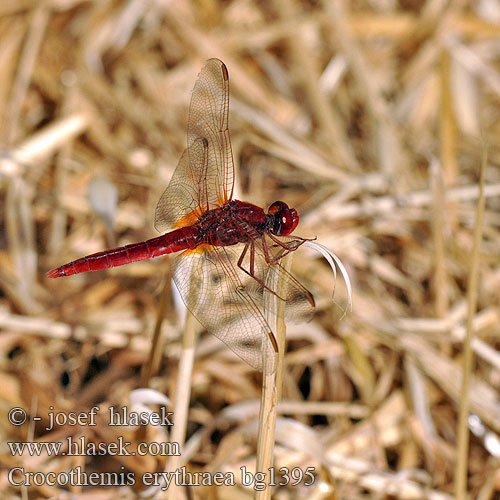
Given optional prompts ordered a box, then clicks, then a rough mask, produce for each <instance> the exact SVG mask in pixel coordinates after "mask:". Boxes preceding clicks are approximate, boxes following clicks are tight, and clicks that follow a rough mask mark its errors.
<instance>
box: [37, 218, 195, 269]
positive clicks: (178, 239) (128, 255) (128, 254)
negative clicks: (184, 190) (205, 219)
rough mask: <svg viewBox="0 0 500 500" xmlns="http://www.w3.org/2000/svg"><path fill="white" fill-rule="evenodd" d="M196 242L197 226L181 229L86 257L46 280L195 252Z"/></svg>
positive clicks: (62, 267)
mask: <svg viewBox="0 0 500 500" xmlns="http://www.w3.org/2000/svg"><path fill="white" fill-rule="evenodd" d="M199 242H200V230H199V228H198V227H197V226H188V227H183V228H181V229H177V230H175V231H172V232H170V233H167V234H164V235H162V236H158V237H157V238H153V239H151V240H147V241H142V242H141V243H132V244H131V245H126V246H124V247H119V248H113V249H112V250H105V251H104V252H99V253H94V254H92V255H87V256H86V257H82V258H81V259H77V260H74V261H73V262H70V263H69V264H65V265H64V266H61V267H58V268H56V269H52V271H49V272H48V273H47V276H48V277H49V278H59V277H60V276H71V275H72V274H78V273H86V272H89V271H99V270H101V269H108V268H110V267H117V266H123V265H124V264H130V263H131V262H137V261H140V260H146V259H152V258H154V257H160V256H161V255H166V254H168V253H173V252H179V251H181V250H186V249H188V248H196V247H197V246H198V244H199Z"/></svg>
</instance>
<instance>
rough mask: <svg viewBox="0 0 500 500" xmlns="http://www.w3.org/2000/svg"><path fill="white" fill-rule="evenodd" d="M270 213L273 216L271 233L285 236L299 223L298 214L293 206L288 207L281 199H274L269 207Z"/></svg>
mask: <svg viewBox="0 0 500 500" xmlns="http://www.w3.org/2000/svg"><path fill="white" fill-rule="evenodd" d="M268 213H269V214H270V215H272V216H273V217H274V221H273V227H272V233H273V234H275V235H276V236H286V235H287V234H290V233H292V232H293V231H294V230H295V228H296V227H297V224H298V223H299V214H298V213H297V210H295V208H288V205H287V204H286V203H284V202H282V201H275V202H274V203H273V204H272V205H271V206H270V207H269V212H268Z"/></svg>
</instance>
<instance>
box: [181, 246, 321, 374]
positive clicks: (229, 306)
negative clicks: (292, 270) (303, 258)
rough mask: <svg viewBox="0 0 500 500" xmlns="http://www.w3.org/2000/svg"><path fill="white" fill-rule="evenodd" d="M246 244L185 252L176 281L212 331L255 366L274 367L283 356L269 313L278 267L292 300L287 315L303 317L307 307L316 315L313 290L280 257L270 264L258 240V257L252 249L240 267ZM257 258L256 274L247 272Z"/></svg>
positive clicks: (288, 301) (287, 298)
mask: <svg viewBox="0 0 500 500" xmlns="http://www.w3.org/2000/svg"><path fill="white" fill-rule="evenodd" d="M244 247H245V245H244V244H239V245H235V246H232V247H213V248H211V251H210V252H208V251H205V252H184V253H183V254H181V255H180V256H178V257H177V258H176V260H175V263H174V266H175V267H174V281H175V284H176V286H177V288H178V289H179V292H180V294H181V296H182V298H183V300H184V302H185V304H186V306H187V308H188V309H189V310H190V311H191V312H192V313H193V315H194V316H195V317H196V318H197V319H198V321H199V322H200V323H201V324H202V325H203V326H204V327H205V328H206V329H207V330H208V331H210V332H211V333H212V334H213V335H215V336H216V337H217V338H219V339H220V340H222V341H223V342H224V343H225V344H226V345H227V346H228V347H229V348H230V349H231V350H232V351H233V352H234V353H235V354H237V355H238V356H239V357H241V358H242V359H243V360H245V361H246V362H247V363H248V364H249V365H250V366H252V367H253V368H256V369H258V370H261V371H264V372H265V373H271V372H273V371H274V369H275V368H276V362H277V356H276V352H275V349H274V347H273V342H272V339H273V338H274V336H273V334H272V329H271V327H270V326H269V323H268V321H267V320H266V318H273V316H274V315H275V313H276V304H277V300H280V299H277V297H276V296H275V295H274V294H273V293H271V292H270V291H269V289H270V290H272V289H273V288H272V287H273V286H275V283H276V279H277V276H278V273H281V277H282V279H283V280H284V282H285V288H286V289H287V292H286V295H285V296H284V297H282V298H281V299H282V300H285V301H286V308H285V315H286V316H287V317H289V318H291V319H298V318H299V317H301V318H302V319H303V317H304V313H305V314H306V315H308V314H309V315H310V312H311V311H312V309H313V305H312V304H311V302H310V299H309V297H310V294H309V292H308V291H307V290H306V289H305V288H304V287H303V286H302V285H301V284H300V283H299V282H298V281H297V280H296V279H295V278H294V277H293V276H292V275H291V274H289V273H286V272H285V271H284V270H283V269H282V268H281V266H280V264H279V262H277V263H276V264H274V265H271V266H269V265H268V263H267V262H266V260H265V257H264V253H263V251H262V248H259V247H258V246H255V247H254V248H255V251H254V255H253V257H251V253H250V252H249V251H248V250H247V253H246V254H245V257H244V259H243V261H242V263H241V268H240V267H238V261H239V259H240V256H241V254H242V252H243V250H244ZM271 251H273V249H271ZM251 260H253V274H254V275H253V276H250V275H249V274H248V272H245V271H249V270H250V265H251ZM242 268H243V269H242ZM283 273H284V274H283ZM313 303H314V302H313ZM264 304H266V308H265V307H264ZM271 324H274V319H273V321H271ZM263 353H265V354H266V355H265V356H264V357H263ZM263 360H265V361H263Z"/></svg>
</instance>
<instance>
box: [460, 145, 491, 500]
mask: <svg viewBox="0 0 500 500" xmlns="http://www.w3.org/2000/svg"><path fill="white" fill-rule="evenodd" d="M487 158H488V152H487V147H486V145H483V156H482V161H481V170H480V175H479V198H478V201H477V215H476V223H475V225H474V246H473V247H472V255H471V266H470V271H469V276H468V284H467V327H466V332H467V333H466V337H465V341H464V347H463V352H464V367H463V378H462V389H461V393H460V410H459V414H458V432H457V436H458V441H457V464H456V468H455V496H456V498H457V500H465V498H466V497H467V464H468V456H469V429H468V419H469V390H470V386H471V377H472V368H473V366H472V364H473V359H474V357H473V350H472V338H473V335H474V330H473V326H472V321H473V319H474V315H475V313H476V309H477V299H478V295H479V254H480V252H481V241H482V239H483V220H484V206H485V199H484V182H485V178H486V165H487Z"/></svg>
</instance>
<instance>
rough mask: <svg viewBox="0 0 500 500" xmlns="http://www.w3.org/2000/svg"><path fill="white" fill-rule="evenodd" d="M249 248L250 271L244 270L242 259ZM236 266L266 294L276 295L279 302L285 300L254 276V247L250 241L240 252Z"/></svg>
mask: <svg viewBox="0 0 500 500" xmlns="http://www.w3.org/2000/svg"><path fill="white" fill-rule="evenodd" d="M249 248H250V270H248V269H245V268H244V267H243V259H244V258H245V255H246V254H247V251H248V249H249ZM266 253H267V249H266V250H265V251H264V255H266ZM268 257H269V254H267V256H266V262H267V260H268ZM237 266H238V267H239V268H240V269H241V270H242V271H243V272H244V273H245V274H248V276H250V277H251V278H253V279H254V280H255V281H256V282H257V283H258V284H259V285H260V286H261V287H262V288H265V289H266V290H267V291H268V292H270V293H272V294H273V295H276V297H278V298H279V299H281V300H286V299H284V298H283V297H280V296H279V295H278V294H277V293H276V292H275V291H274V290H271V289H270V288H269V287H268V286H267V285H266V284H265V283H264V282H263V281H262V280H261V279H260V278H259V277H257V276H256V275H255V245H254V243H253V242H252V241H250V242H248V243H247V244H246V245H245V248H244V249H243V251H242V252H241V255H240V258H239V259H238V264H237Z"/></svg>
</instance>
